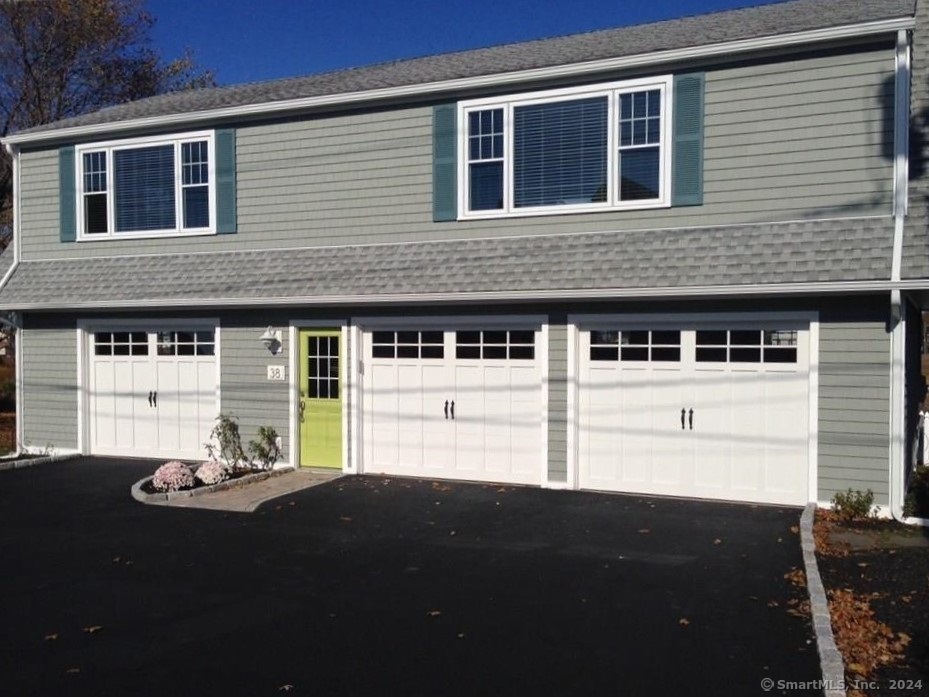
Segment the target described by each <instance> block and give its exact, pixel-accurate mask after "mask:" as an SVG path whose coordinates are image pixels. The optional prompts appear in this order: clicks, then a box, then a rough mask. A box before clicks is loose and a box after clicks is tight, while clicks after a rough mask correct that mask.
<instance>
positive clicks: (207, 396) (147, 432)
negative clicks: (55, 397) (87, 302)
mask: <svg viewBox="0 0 929 697" xmlns="http://www.w3.org/2000/svg"><path fill="white" fill-rule="evenodd" d="M214 332H215V330H213V329H210V330H205V329H204V330H203V331H198V332H197V333H196V336H197V337H198V338H197V339H194V338H193V337H194V334H193V333H190V332H187V333H181V332H175V331H170V332H154V331H139V330H132V331H115V332H110V331H100V332H93V333H91V334H90V335H89V343H90V358H89V378H90V399H89V408H90V436H91V443H90V449H91V452H92V453H94V454H100V455H127V456H137V457H170V458H184V459H202V458H203V457H204V455H205V452H204V449H203V443H205V442H206V441H207V440H208V438H209V433H210V430H211V429H212V426H213V420H214V419H215V416H216V413H217V408H216V396H217V391H216V360H217V359H216V357H215V356H214V355H213V348H214V342H213V337H214ZM181 336H185V337H189V340H188V341H187V343H186V345H184V346H183V347H182V348H181V349H178V348H177V346H178V337H181ZM198 342H199V345H198ZM156 347H157V350H156ZM178 350H180V351H181V352H184V353H188V352H189V355H182V356H178V355H176V354H175V351H178Z"/></svg>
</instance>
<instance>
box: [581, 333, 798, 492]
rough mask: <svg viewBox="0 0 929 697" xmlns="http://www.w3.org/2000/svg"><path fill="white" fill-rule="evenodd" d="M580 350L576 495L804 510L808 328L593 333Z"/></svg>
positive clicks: (583, 336)
mask: <svg viewBox="0 0 929 697" xmlns="http://www.w3.org/2000/svg"><path fill="white" fill-rule="evenodd" d="M579 348H580V356H579V358H580V376H579V377H580V380H579V385H578V408H579V414H578V446H579V447H578V460H579V462H578V464H579V467H578V473H579V483H580V486H581V487H583V488H590V489H602V490H610V491H624V492H638V493H652V494H668V495H674V496H691V497H705V498H714V499H728V500H734V501H755V502H762V503H780V504H804V503H806V502H807V500H808V486H809V330H808V325H806V324H798V323H790V322H779V323H773V324H765V323H752V324H744V323H740V324H738V325H728V326H727V325H715V326H714V325H700V326H686V325H678V326H668V325H664V326H660V327H659V326H642V325H638V326H629V325H622V324H620V323H614V324H612V325H610V324H608V323H600V324H598V325H592V326H588V327H583V326H582V329H581V331H580V347H579Z"/></svg>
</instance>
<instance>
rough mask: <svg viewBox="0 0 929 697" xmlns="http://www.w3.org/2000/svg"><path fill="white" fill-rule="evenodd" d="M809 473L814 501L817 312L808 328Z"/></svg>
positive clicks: (809, 497) (816, 476)
mask: <svg viewBox="0 0 929 697" xmlns="http://www.w3.org/2000/svg"><path fill="white" fill-rule="evenodd" d="M808 339H809V343H810V345H809V347H808V349H807V353H808V356H809V393H810V399H809V406H808V411H809V427H808V428H809V449H808V451H807V452H808V457H809V462H808V466H809V473H810V481H809V484H808V488H807V501H808V502H815V501H816V499H817V498H818V497H819V313H818V312H816V313H815V316H814V317H811V318H810V328H809V334H808Z"/></svg>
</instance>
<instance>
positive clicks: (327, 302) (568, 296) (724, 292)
mask: <svg viewBox="0 0 929 697" xmlns="http://www.w3.org/2000/svg"><path fill="white" fill-rule="evenodd" d="M893 290H901V291H909V290H929V279H921V280H915V281H897V282H892V281H886V280H885V281H848V282H836V283H771V284H761V285H740V286H731V285H730V286H687V287H683V288H682V287H673V286H671V287H662V288H601V289H592V290H584V289H581V290H527V291H487V292H473V293H391V294H384V295H332V296H320V295H309V296H287V297H267V298H170V299H158V298H156V299H145V298H143V299H138V300H110V301H87V302H38V303H16V304H9V305H6V304H2V303H0V310H19V311H30V310H84V309H87V310H90V309H94V310H107V309H136V308H179V307H184V308H190V307H198V308H213V307H268V306H288V305H305V306H317V307H318V306H331V305H389V304H427V303H445V304H455V305H460V304H467V303H475V302H532V301H550V302H557V301H570V300H652V299H661V298H676V299H683V298H695V299H699V298H710V297H746V296H750V297H765V296H772V297H775V296H777V297H783V296H798V295H833V294H863V293H888V292H890V291H893Z"/></svg>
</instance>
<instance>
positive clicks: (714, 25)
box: [22, 0, 916, 133]
mask: <svg viewBox="0 0 929 697" xmlns="http://www.w3.org/2000/svg"><path fill="white" fill-rule="evenodd" d="M915 4H916V2H915V0H792V1H790V2H778V3H774V4H769V5H762V6H758V7H750V8H743V9H738V10H729V11H725V12H717V13H712V14H705V15H699V16H695V17H685V18H682V19H673V20H668V21H663V22H654V23H651V24H642V25H637V26H631V27H623V28H617V29H605V30H601V31H593V32H588V33H584V34H575V35H571V36H563V37H558V38H552V39H541V40H536V41H527V42H522V43H516V44H507V45H502V46H493V47H490V48H481V49H476V50H470V51H460V52H457V53H448V54H442V55H436V56H427V57H423V58H414V59H411V60H400V61H394V62H390V63H381V64H377V65H371V66H366V67H360V68H352V69H348V70H340V71H336V72H329V73H320V74H316V75H310V76H307V77H296V78H287V79H281V80H273V81H268V82H258V83H250V84H243V85H234V86H229V87H218V88H210V89H202V90H194V91H188V92H176V93H173V94H165V95H160V96H156V97H150V98H148V99H143V100H139V101H136V102H131V103H127V104H121V105H118V106H113V107H110V108H107V109H103V110H100V111H97V112H94V113H91V114H86V115H83V116H77V117H75V118H71V119H65V120H62V121H58V122H55V123H52V124H46V125H43V126H38V127H36V128H32V129H28V130H25V131H22V133H37V132H42V131H50V130H56V129H62V128H69V127H74V126H87V125H96V124H106V123H116V122H120V121H127V120H134V119H139V118H147V117H155V116H167V115H177V114H188V113H194V112H198V111H207V110H213V109H220V108H226V107H235V106H244V105H253V104H262V103H270V102H278V101H284V100H292V99H301V98H309V97H318V96H325V95H337V94H346V93H354V92H365V91H368V90H375V89H381V88H390V87H401V86H408V85H416V84H426V83H433V82H442V81H446V80H455V79H460V78H471V77H479V76H484V75H493V74H499V73H508V72H514V71H522V70H531V69H537V68H546V67H550V66H555V65H568V64H575V63H583V62H587V61H596V60H603V59H609V58H620V57H624V56H632V55H643V54H649V53H655V52H659V51H667V50H674V49H682V48H690V47H694V46H703V45H710V44H716V43H721V42H729V41H738V40H744V39H755V38H759V37H765V36H773V35H778V34H789V33H794V32H802V31H811V30H816V29H825V28H830V27H837V26H843V25H849V24H858V23H863V22H871V21H879V20H883V19H894V18H899V17H909V16H912V15H913V13H914V11H915Z"/></svg>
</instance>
